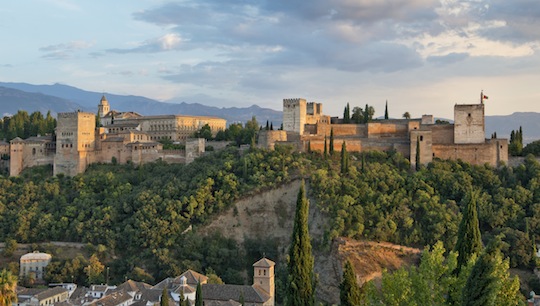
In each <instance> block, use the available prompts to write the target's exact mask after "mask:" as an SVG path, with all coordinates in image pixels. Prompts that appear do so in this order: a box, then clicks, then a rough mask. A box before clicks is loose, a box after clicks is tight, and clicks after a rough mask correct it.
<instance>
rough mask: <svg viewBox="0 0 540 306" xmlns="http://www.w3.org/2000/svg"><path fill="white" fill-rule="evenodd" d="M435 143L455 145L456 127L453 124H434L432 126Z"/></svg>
mask: <svg viewBox="0 0 540 306" xmlns="http://www.w3.org/2000/svg"><path fill="white" fill-rule="evenodd" d="M430 129H431V133H432V138H433V143H436V144H453V143H454V125H453V124H434V125H432V126H430Z"/></svg>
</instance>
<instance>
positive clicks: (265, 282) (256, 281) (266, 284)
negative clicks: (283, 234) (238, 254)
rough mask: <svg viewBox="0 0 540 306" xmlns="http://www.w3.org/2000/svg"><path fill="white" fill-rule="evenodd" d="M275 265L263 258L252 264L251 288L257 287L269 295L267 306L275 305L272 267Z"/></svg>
mask: <svg viewBox="0 0 540 306" xmlns="http://www.w3.org/2000/svg"><path fill="white" fill-rule="evenodd" d="M275 265H276V264H275V263H274V262H273V261H271V260H269V259H267V258H263V259H261V260H259V261H257V262H256V263H254V264H253V286H254V287H255V286H258V287H260V288H261V289H262V290H264V291H265V292H266V293H268V295H270V301H269V303H268V304H265V305H268V306H274V304H275V286H274V266H275Z"/></svg>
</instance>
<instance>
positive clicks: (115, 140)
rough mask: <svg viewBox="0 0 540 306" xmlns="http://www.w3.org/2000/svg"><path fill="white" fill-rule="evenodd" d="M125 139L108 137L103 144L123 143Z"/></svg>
mask: <svg viewBox="0 0 540 306" xmlns="http://www.w3.org/2000/svg"><path fill="white" fill-rule="evenodd" d="M123 141H124V137H107V138H106V139H105V140H103V142H123Z"/></svg>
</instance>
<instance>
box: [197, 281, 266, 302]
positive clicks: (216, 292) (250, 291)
mask: <svg viewBox="0 0 540 306" xmlns="http://www.w3.org/2000/svg"><path fill="white" fill-rule="evenodd" d="M241 295H244V301H245V302H246V303H264V302H266V301H268V300H269V299H270V296H269V295H268V294H267V293H266V292H264V290H262V289H261V288H259V287H258V286H246V285H218V284H204V285H203V286H202V296H203V299H204V300H205V301H206V300H214V301H229V300H234V301H239V300H240V296H241Z"/></svg>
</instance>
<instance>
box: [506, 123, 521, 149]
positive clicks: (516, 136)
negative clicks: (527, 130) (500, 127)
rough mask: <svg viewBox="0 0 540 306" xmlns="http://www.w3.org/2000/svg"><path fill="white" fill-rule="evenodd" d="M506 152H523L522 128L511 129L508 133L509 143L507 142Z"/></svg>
mask: <svg viewBox="0 0 540 306" xmlns="http://www.w3.org/2000/svg"><path fill="white" fill-rule="evenodd" d="M508 154H510V155H512V156H521V155H522V154H523V129H522V128H521V126H520V127H519V130H515V131H514V130H512V132H511V133H510V143H509V144H508Z"/></svg>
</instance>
